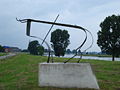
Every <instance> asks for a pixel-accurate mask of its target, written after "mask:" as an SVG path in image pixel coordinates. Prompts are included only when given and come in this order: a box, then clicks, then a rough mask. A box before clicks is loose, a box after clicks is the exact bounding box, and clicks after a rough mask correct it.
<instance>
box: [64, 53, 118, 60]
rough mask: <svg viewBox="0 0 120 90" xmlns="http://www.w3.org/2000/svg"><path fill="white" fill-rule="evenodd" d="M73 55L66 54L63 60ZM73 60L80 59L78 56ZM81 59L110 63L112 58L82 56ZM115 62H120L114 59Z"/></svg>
mask: <svg viewBox="0 0 120 90" xmlns="http://www.w3.org/2000/svg"><path fill="white" fill-rule="evenodd" d="M72 56H73V54H66V55H65V56H64V57H65V58H71V57H72ZM74 58H80V56H75V57H74ZM82 59H90V60H105V61H112V57H97V56H84V55H83V56H82ZM115 61H120V58H115Z"/></svg>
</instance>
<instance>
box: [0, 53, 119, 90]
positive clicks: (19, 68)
mask: <svg viewBox="0 0 120 90" xmlns="http://www.w3.org/2000/svg"><path fill="white" fill-rule="evenodd" d="M63 60H66V59H65V58H60V59H58V58H55V61H57V62H62V61H63ZM74 60H75V59H74ZM46 61H47V57H45V56H33V55H28V54H18V55H17V56H14V57H10V58H7V59H4V60H1V61H0V90H81V89H77V88H69V89H68V88H67V89H66V88H53V87H44V88H43V87H39V86H38V63H40V62H46ZM71 62H75V61H71ZM81 62H88V63H90V64H91V65H92V68H93V71H94V73H95V75H96V78H97V80H98V84H99V86H100V89H101V90H120V62H119V61H115V62H112V61H100V60H81ZM82 90H87V89H82Z"/></svg>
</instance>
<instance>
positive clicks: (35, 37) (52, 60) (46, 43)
mask: <svg viewBox="0 0 120 90" xmlns="http://www.w3.org/2000/svg"><path fill="white" fill-rule="evenodd" d="M29 37H33V38H37V39H40V40H42V41H43V39H42V38H40V37H36V36H29ZM44 42H45V44H46V45H47V47H48V50H49V54H48V60H47V63H49V62H50V52H51V49H50V46H49V44H48V43H47V42H46V41H45V40H44ZM52 57H53V56H52ZM52 62H53V59H52Z"/></svg>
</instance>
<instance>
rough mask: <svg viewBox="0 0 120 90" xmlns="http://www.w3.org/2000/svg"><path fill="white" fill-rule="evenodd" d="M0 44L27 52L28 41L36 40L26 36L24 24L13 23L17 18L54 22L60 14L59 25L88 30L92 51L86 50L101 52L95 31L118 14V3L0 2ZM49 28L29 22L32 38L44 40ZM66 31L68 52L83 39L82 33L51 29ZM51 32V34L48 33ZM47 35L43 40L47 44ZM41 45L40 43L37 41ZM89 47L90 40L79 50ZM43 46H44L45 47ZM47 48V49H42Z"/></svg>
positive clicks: (66, 0) (97, 0)
mask: <svg viewBox="0 0 120 90" xmlns="http://www.w3.org/2000/svg"><path fill="white" fill-rule="evenodd" d="M0 11H1V13H0V45H2V46H12V47H19V48H20V49H26V48H27V47H28V43H29V41H32V40H37V39H34V38H31V37H28V36H26V23H20V22H18V21H16V17H17V18H18V19H28V18H31V19H36V20H45V21H54V20H55V18H56V16H57V15H58V14H59V15H60V16H59V17H58V19H57V21H56V22H58V23H65V24H72V25H78V26H81V27H84V28H86V29H88V30H89V31H90V32H91V33H92V35H93V38H94V43H93V46H92V48H90V49H89V50H88V51H92V52H94V51H95V52H100V51H101V50H100V48H99V47H98V45H97V39H98V38H97V32H98V31H99V30H100V27H99V25H100V23H101V22H102V21H103V20H104V19H105V18H106V17H107V16H111V15H113V14H115V15H119V14H120V0H0ZM50 27H51V25H47V24H42V23H32V27H31V35H34V36H38V37H40V38H44V37H45V35H46V33H47V32H48V30H49V28H50ZM58 28H59V29H62V30H64V29H65V30H67V31H68V33H69V34H70V45H69V46H68V48H69V49H71V50H73V49H76V48H77V47H78V46H79V45H80V44H81V43H82V42H83V40H84V38H85V34H84V32H83V31H82V30H78V29H73V28H66V27H60V26H54V27H53V29H52V30H51V32H53V31H54V30H56V29H58ZM51 32H50V34H51ZM50 34H49V35H48V37H47V39H46V41H47V42H48V43H49V45H50V44H51V43H50V37H51V36H50ZM38 41H39V43H41V41H40V40H38ZM90 44H91V37H90V35H88V40H87V42H86V43H85V45H84V47H83V48H82V50H85V49H86V48H87V47H89V45H90ZM44 46H45V44H44ZM45 47H46V46H45Z"/></svg>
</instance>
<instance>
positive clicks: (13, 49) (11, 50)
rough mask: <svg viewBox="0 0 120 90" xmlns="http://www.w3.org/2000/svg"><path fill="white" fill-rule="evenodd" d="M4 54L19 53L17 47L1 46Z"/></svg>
mask: <svg viewBox="0 0 120 90" xmlns="http://www.w3.org/2000/svg"><path fill="white" fill-rule="evenodd" d="M3 48H4V51H5V52H21V49H19V48H18V47H9V46H3Z"/></svg>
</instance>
